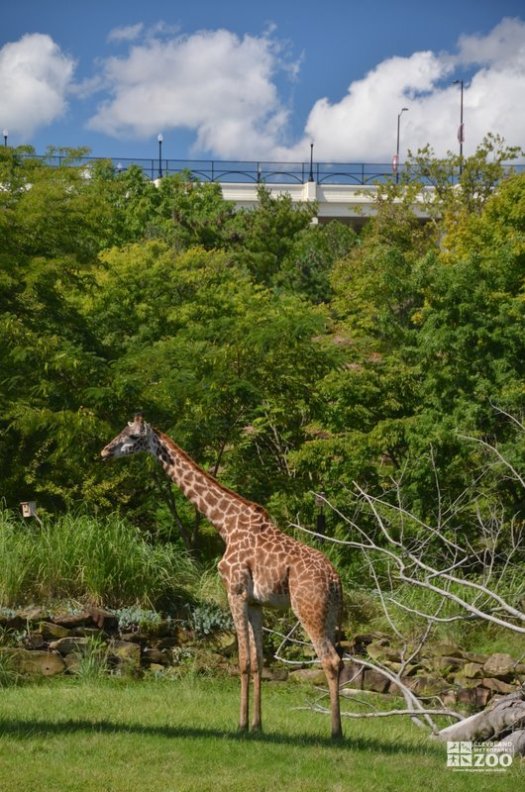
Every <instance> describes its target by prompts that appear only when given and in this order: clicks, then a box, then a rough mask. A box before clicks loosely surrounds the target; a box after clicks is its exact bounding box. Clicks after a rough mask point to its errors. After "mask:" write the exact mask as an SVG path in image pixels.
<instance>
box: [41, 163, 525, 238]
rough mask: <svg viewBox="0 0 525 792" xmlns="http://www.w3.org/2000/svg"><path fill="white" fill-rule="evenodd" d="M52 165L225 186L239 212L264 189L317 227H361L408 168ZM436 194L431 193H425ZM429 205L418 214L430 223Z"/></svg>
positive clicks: (250, 205) (378, 165) (363, 165)
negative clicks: (308, 205) (312, 210)
mask: <svg viewBox="0 0 525 792" xmlns="http://www.w3.org/2000/svg"><path fill="white" fill-rule="evenodd" d="M42 159H43V160H45V161H46V162H48V163H49V164H50V165H61V164H69V165H76V166H79V165H80V166H82V165H84V166H85V167H86V170H87V171H88V170H89V166H90V164H92V163H93V162H95V161H96V160H105V161H106V162H107V161H108V160H109V161H110V162H111V163H112V165H113V168H114V171H115V173H123V172H124V171H126V170H128V168H130V167H131V166H136V167H139V168H141V169H142V171H143V172H144V174H145V176H147V177H148V178H149V179H151V180H152V181H154V182H156V183H158V182H159V180H160V179H162V178H164V177H165V176H173V175H175V174H184V175H187V176H188V178H193V179H196V180H197V181H200V182H204V183H205V182H216V183H218V184H220V186H221V190H222V194H223V196H224V198H225V199H226V200H228V201H233V202H234V203H235V204H236V205H237V206H238V207H243V208H253V207H255V206H256V205H257V203H258V196H257V190H258V187H259V186H260V185H261V184H263V185H264V186H265V187H266V188H267V189H268V190H269V191H270V193H271V195H273V196H279V195H283V194H288V195H290V196H291V198H292V201H293V202H294V203H296V204H300V203H303V202H305V201H316V202H317V205H318V213H317V222H320V223H324V222H328V221H329V220H332V219H337V220H341V221H343V222H346V223H349V224H351V225H353V226H355V227H359V226H362V225H363V224H364V223H365V222H366V220H367V218H369V217H371V216H372V215H373V214H374V212H375V209H374V201H375V197H376V194H377V186H378V185H379V184H387V183H389V182H390V183H391V182H392V181H394V180H395V179H396V178H397V177H398V176H399V175H401V174H402V173H403V171H404V168H405V166H404V164H402V163H399V164H397V163H394V162H393V163H392V164H382V163H332V162H313V160H311V161H310V162H309V163H308V162H262V161H258V162H257V161H252V162H241V161H224V160H174V159H163V158H162V157H158V158H151V159H120V160H118V159H116V158H110V157H107V158H104V157H79V158H77V159H71V158H69V157H67V155H64V156H60V155H57V156H50V157H42ZM503 167H504V168H505V169H506V170H507V169H508V170H515V171H520V172H523V170H524V169H525V166H524V165H523V163H520V164H515V163H509V164H507V165H504V166H503ZM423 190H429V191H431V190H432V187H430V186H428V187H423ZM424 204H425V202H424V200H422V202H421V209H420V210H419V213H420V215H421V218H422V219H424V218H425V211H424Z"/></svg>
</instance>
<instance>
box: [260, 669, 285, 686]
mask: <svg viewBox="0 0 525 792" xmlns="http://www.w3.org/2000/svg"><path fill="white" fill-rule="evenodd" d="M262 679H264V680H266V681H267V682H286V680H287V679H288V671H287V669H286V668H267V667H266V666H264V668H263V670H262Z"/></svg>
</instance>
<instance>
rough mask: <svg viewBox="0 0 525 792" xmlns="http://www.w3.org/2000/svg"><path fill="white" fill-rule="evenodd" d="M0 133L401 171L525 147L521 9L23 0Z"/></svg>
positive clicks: (1, 81) (1, 82) (11, 30)
mask: <svg viewBox="0 0 525 792" xmlns="http://www.w3.org/2000/svg"><path fill="white" fill-rule="evenodd" d="M2 5H3V8H2V15H1V25H0V127H1V128H2V129H7V130H8V132H9V137H8V141H9V143H10V144H12V145H18V144H21V143H29V144H31V145H33V146H34V147H35V149H36V150H37V152H38V153H44V152H45V150H46V149H47V147H48V146H71V147H77V146H88V147H89V148H90V149H91V152H92V154H93V155H95V156H112V157H116V158H125V157H155V156H156V154H157V151H158V144H157V135H158V133H159V132H160V133H162V134H163V138H164V143H163V155H164V156H165V157H168V158H173V159H176V158H177V159H186V158H192V159H209V158H215V159H255V160H258V159H260V160H270V159H273V160H279V159H282V160H298V161H301V160H307V159H308V156H309V151H310V142H313V143H314V151H315V157H316V159H317V160H325V161H329V160H331V161H339V162H389V161H390V159H391V157H392V154H393V153H394V151H395V146H396V132H397V116H398V113H399V112H400V111H401V108H402V107H407V108H408V110H407V111H406V112H404V113H403V115H402V119H401V145H400V151H401V158H402V159H403V156H404V155H405V154H406V150H407V148H411V149H412V150H413V151H414V150H416V149H417V148H418V147H420V146H423V145H425V144H427V143H428V144H430V145H431V146H432V147H433V148H434V150H435V151H436V153H437V154H440V155H441V154H445V153H446V151H447V150H454V151H455V150H457V145H458V144H457V138H456V135H457V127H458V123H459V112H460V91H459V87H458V85H453V81H454V80H459V79H463V80H464V83H465V89H464V112H465V153H466V154H468V153H471V152H472V151H474V149H475V148H476V146H477V145H478V144H479V143H480V141H481V140H482V138H483V136H484V135H485V134H486V133H487V132H489V131H490V132H494V133H499V134H501V135H502V136H503V137H504V138H505V140H506V141H507V142H508V143H509V144H511V145H522V146H525V114H524V111H523V96H524V95H525V7H524V3H523V0H520V1H519V2H518V1H517V0H455V2H453V1H452V0H442V1H441V2H440V3H433V4H426V3H423V2H422V0H414V1H412V0H404V1H403V0H401V1H400V2H393V0H388V1H387V0H368V2H365V1H364V0H359V1H356V0H346V2H342V1H340V0H324V2H322V3H321V2H312V1H311V0H303V2H291V1H287V0H279V2H275V1H274V0H266V1H265V2H264V3H254V2H250V0H243V1H242V2H241V1H240V0H232V1H231V2H220V1H219V0H215V2H211V1H209V0H194V1H193V2H188V1H187V0H186V2H176V1H172V2H168V1H167V0H150V2H145V0H141V2H137V0H126V1H125V2H124V0H106V1H105V2H102V1H101V0H90V2H77V0H47V2H46V1H45V0H39V2H36V0H20V2H18V3H17V2H15V1H14V0H10V1H9V2H4V3H3V4H2Z"/></svg>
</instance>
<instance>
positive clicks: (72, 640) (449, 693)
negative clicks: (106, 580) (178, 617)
mask: <svg viewBox="0 0 525 792" xmlns="http://www.w3.org/2000/svg"><path fill="white" fill-rule="evenodd" d="M0 630H1V631H2V633H3V638H4V640H3V646H2V647H1V648H0V656H1V655H4V656H5V655H8V656H9V657H10V658H11V660H12V663H13V665H14V667H15V668H16V670H17V671H19V672H20V673H23V674H29V675H32V674H35V675H41V676H53V675H55V674H75V673H78V672H79V669H80V667H81V661H82V658H83V657H85V656H86V654H87V653H88V652H93V651H99V652H100V653H102V654H103V655H104V660H105V662H106V664H107V667H108V670H110V671H112V672H114V673H131V674H135V675H139V674H141V673H143V672H144V671H151V672H154V673H159V674H160V673H162V674H172V673H180V670H181V668H180V667H181V664H183V663H185V662H186V663H189V664H191V667H192V669H193V670H197V671H199V670H222V671H225V672H227V673H230V674H234V673H236V672H237V661H236V654H237V653H236V642H235V636H234V635H233V633H231V632H222V633H218V634H216V635H214V636H213V637H210V638H206V639H203V638H198V637H196V636H195V635H194V634H193V632H192V631H191V630H189V629H187V628H185V627H184V626H183V625H182V624H181V623H180V622H178V623H177V622H172V621H160V622H158V623H155V624H151V625H150V624H147V625H142V626H140V625H131V626H128V627H126V628H122V627H121V626H120V625H119V619H118V617H117V616H116V615H115V614H112V613H109V612H107V611H105V610H102V609H100V608H88V609H86V610H84V611H81V612H76V613H58V614H51V613H49V611H46V610H43V609H40V608H33V609H30V610H25V611H19V612H17V613H15V614H11V615H9V616H5V615H4V616H2V615H0ZM341 648H342V649H343V651H344V652H345V653H346V654H347V655H348V656H351V657H353V658H354V659H353V660H352V659H349V660H345V666H344V669H343V672H342V677H341V682H342V683H343V684H345V685H346V687H347V688H353V689H359V690H370V691H374V692H377V693H384V694H387V693H389V694H396V693H398V692H399V691H398V690H397V686H396V685H395V683H393V682H391V681H389V680H388V679H387V678H386V677H385V676H384V675H383V674H381V673H380V672H378V671H376V670H374V669H370V668H363V667H362V666H361V665H359V663H358V662H356V660H357V659H358V658H363V659H364V660H367V661H371V662H373V663H376V664H378V665H382V666H384V667H385V668H387V669H389V670H390V671H391V672H394V673H397V672H399V670H400V668H401V661H402V653H401V650H400V649H399V648H396V646H395V644H394V643H393V641H392V639H391V637H390V636H388V635H386V634H384V633H377V632H375V633H368V634H360V635H356V636H355V637H354V638H353V639H352V640H351V641H342V642H341ZM264 678H265V679H267V680H273V681H283V680H286V679H289V680H290V681H301V682H311V683H313V684H324V682H325V679H324V674H323V672H322V670H321V669H319V668H314V669H312V667H311V666H309V667H307V668H296V667H294V666H282V665H280V666H276V665H274V664H272V663H271V662H270V665H269V666H268V667H265V669H264ZM401 681H402V683H403V684H404V685H406V686H408V687H409V688H410V689H411V690H413V691H414V693H416V694H417V695H421V696H439V698H440V699H441V701H442V703H443V705H444V706H447V707H450V708H455V707H456V708H459V709H480V708H483V707H485V706H486V705H487V703H488V702H489V701H490V699H491V698H492V697H493V696H494V695H495V694H506V693H511V692H512V691H514V690H516V688H518V687H519V686H520V685H521V684H522V683H524V682H525V663H522V662H519V661H517V660H516V659H515V658H513V657H511V655H509V654H507V653H495V654H491V655H483V654H475V653H471V652H466V651H464V650H462V649H460V648H459V647H457V646H456V645H454V644H451V643H440V644H435V645H433V646H432V647H431V648H428V649H425V650H423V651H422V652H421V653H420V655H419V656H418V658H417V660H414V661H412V662H411V663H410V664H409V665H408V666H407V667H406V668H405V669H404V671H403V674H402V676H401Z"/></svg>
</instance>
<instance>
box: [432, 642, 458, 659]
mask: <svg viewBox="0 0 525 792" xmlns="http://www.w3.org/2000/svg"><path fill="white" fill-rule="evenodd" d="M432 654H433V655H436V656H443V657H455V658H461V657H463V652H462V651H461V649H460V648H459V646H456V644H453V643H449V642H448V641H439V643H436V644H434V646H432Z"/></svg>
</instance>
